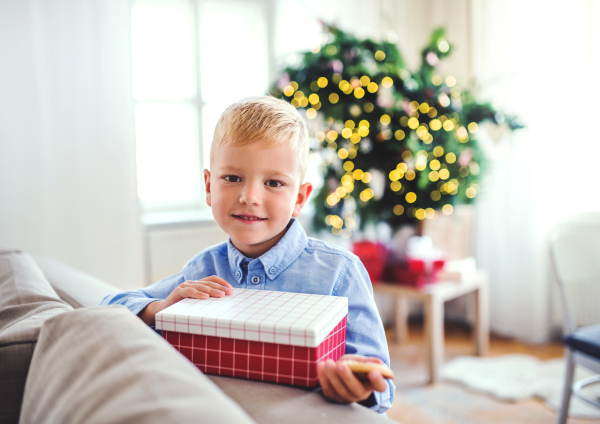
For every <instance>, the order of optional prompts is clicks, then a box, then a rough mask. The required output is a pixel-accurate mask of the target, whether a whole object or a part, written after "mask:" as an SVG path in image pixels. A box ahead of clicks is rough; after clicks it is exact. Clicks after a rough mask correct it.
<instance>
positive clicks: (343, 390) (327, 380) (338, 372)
mask: <svg viewBox="0 0 600 424" xmlns="http://www.w3.org/2000/svg"><path fill="white" fill-rule="evenodd" d="M345 360H348V361H357V362H375V363H377V364H382V363H383V362H382V361H381V359H379V358H372V357H366V356H361V355H350V354H348V355H344V356H342V357H341V358H340V360H339V361H338V362H337V363H335V362H333V360H331V359H327V360H326V361H323V362H319V365H318V366H317V370H318V372H319V382H320V383H321V387H322V388H323V394H324V395H325V396H326V397H327V398H329V399H330V400H332V401H334V402H338V403H351V402H360V401H363V400H365V399H368V398H369V396H371V393H373V391H377V392H384V391H385V390H386V389H387V387H388V385H387V383H386V381H385V379H384V378H383V376H382V375H381V372H380V371H377V370H372V371H370V372H369V381H362V380H359V379H358V378H356V376H355V375H354V374H353V373H352V371H350V368H349V367H348V365H346V364H344V362H343V361H345Z"/></svg>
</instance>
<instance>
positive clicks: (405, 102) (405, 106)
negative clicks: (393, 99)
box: [402, 99, 412, 115]
mask: <svg viewBox="0 0 600 424" xmlns="http://www.w3.org/2000/svg"><path fill="white" fill-rule="evenodd" d="M402 109H404V112H406V114H407V115H408V114H410V113H411V112H412V110H410V103H409V101H408V100H407V99H402Z"/></svg>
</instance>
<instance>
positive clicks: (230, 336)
mask: <svg viewBox="0 0 600 424" xmlns="http://www.w3.org/2000/svg"><path fill="white" fill-rule="evenodd" d="M347 314H348V299H347V298H345V297H335V296H323V295H313V294H304V293H288V292H276V291H266V290H247V289H233V294H231V295H229V296H225V297H222V298H216V297H211V298H208V299H202V300H200V299H184V300H182V301H180V302H178V303H176V304H174V305H171V306H170V307H168V308H166V309H164V310H163V311H161V312H159V313H157V314H156V328H157V329H158V330H161V331H162V336H163V337H164V338H165V339H166V340H167V341H168V342H169V343H171V344H172V345H173V346H174V347H175V348H176V349H177V350H179V352H181V353H182V354H183V355H184V356H185V357H186V358H188V359H189V360H190V361H192V362H193V363H194V364H195V365H196V366H197V367H198V368H199V369H200V370H201V371H202V372H204V373H207V374H217V375H226V376H231V377H240V378H246V379H251V380H262V381H272V382H275V383H282V384H290V385H294V386H304V387H314V386H316V384H317V382H318V375H317V364H318V363H319V362H321V361H324V360H326V359H329V358H330V359H333V360H334V361H337V360H338V359H339V358H341V357H342V356H343V355H344V353H345V350H346V315H347Z"/></svg>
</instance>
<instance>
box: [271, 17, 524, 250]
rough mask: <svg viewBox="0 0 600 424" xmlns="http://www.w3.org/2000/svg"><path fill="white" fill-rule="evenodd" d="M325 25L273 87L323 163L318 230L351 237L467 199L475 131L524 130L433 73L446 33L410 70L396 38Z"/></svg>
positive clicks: (476, 168) (472, 190) (473, 189)
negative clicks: (317, 41)
mask: <svg viewBox="0 0 600 424" xmlns="http://www.w3.org/2000/svg"><path fill="white" fill-rule="evenodd" d="M324 28H325V39H324V42H323V44H322V45H319V46H316V47H315V48H313V49H312V50H311V51H310V52H306V53H304V54H303V60H302V63H301V64H300V66H297V67H288V68H286V69H285V71H284V72H283V73H282V75H281V77H280V78H279V81H278V82H277V84H276V85H274V86H273V87H272V89H271V94H272V95H274V96H276V97H280V98H283V99H286V100H287V101H289V102H290V103H291V104H292V105H293V106H294V107H296V108H298V109H300V110H302V111H303V113H304V114H305V116H306V118H307V121H308V122H309V127H310V129H311V131H310V136H311V137H312V138H313V139H314V141H315V145H317V147H316V148H314V149H313V150H314V151H317V152H319V153H320V154H321V155H322V156H323V158H324V164H325V167H324V174H323V175H324V179H325V184H324V185H323V187H322V188H321V190H320V191H319V193H317V195H316V196H315V215H314V220H313V224H314V226H315V228H316V229H322V228H326V227H328V228H330V229H331V231H332V232H333V234H336V235H342V236H344V237H346V238H350V237H351V236H352V234H353V232H354V231H356V230H357V229H358V228H364V225H365V224H366V223H367V222H381V221H383V222H387V223H388V224H389V225H390V226H391V227H392V228H393V229H397V228H399V227H400V226H401V225H402V224H405V223H414V222H416V221H418V220H424V219H436V218H437V216H438V214H439V213H444V214H446V215H449V214H452V212H453V209H454V205H456V204H461V203H465V204H468V203H472V202H473V201H474V200H475V199H476V197H477V195H478V194H479V193H480V190H481V175H482V171H483V170H484V169H485V158H484V157H483V154H482V152H481V149H480V146H479V145H478V143H477V132H478V130H479V125H480V124H481V123H482V122H484V121H491V122H493V123H496V124H502V123H506V124H507V125H508V127H509V128H510V129H511V130H515V129H518V128H521V127H522V125H521V124H520V123H519V122H518V120H517V119H516V118H515V117H513V116H508V115H505V114H503V113H501V112H498V111H496V110H495V109H494V108H493V107H492V106H491V105H490V104H489V103H482V102H478V101H476V100H475V95H474V92H473V90H471V89H461V88H460V87H459V86H458V85H457V81H456V78H455V77H454V76H451V75H448V76H445V78H444V77H443V76H442V75H440V74H439V73H438V71H437V66H438V64H439V63H440V61H441V60H442V59H444V58H446V57H447V56H448V55H449V54H450V53H451V51H452V46H451V44H450V43H449V42H448V41H447V40H446V37H445V31H444V30H443V29H437V30H435V31H434V32H433V33H432V35H431V39H430V42H429V44H428V45H427V46H426V47H425V48H424V49H423V51H422V63H421V66H420V68H419V69H418V70H417V71H416V72H414V73H411V72H410V71H409V70H407V69H406V67H405V65H404V61H403V59H402V55H401V54H400V52H399V50H398V48H397V47H396V45H395V44H394V43H393V42H390V41H383V42H375V41H372V40H369V39H364V40H361V39H357V38H355V37H353V36H351V35H350V34H347V33H345V32H343V31H341V30H340V29H338V28H336V27H333V26H329V25H324ZM391 41H394V40H391ZM376 174H377V175H380V176H382V178H374V177H375V176H376ZM384 180H385V182H384Z"/></svg>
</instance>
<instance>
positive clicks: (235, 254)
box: [227, 218, 308, 283]
mask: <svg viewBox="0 0 600 424" xmlns="http://www.w3.org/2000/svg"><path fill="white" fill-rule="evenodd" d="M307 244H308V237H306V232H305V231H304V228H302V225H300V223H299V222H298V220H296V219H295V218H292V219H291V220H290V224H289V227H288V229H287V231H286V233H285V234H284V235H283V237H282V238H281V240H279V242H278V243H277V244H276V245H275V246H273V247H272V248H271V249H269V250H268V251H267V252H266V253H264V254H263V255H262V256H260V257H259V258H258V259H259V260H260V261H261V262H262V264H263V267H264V269H265V273H266V274H267V277H268V278H269V279H271V280H273V279H275V278H277V276H278V275H279V274H281V273H282V272H283V271H284V270H285V269H286V268H287V267H288V266H290V265H291V264H292V263H293V262H294V261H295V260H296V259H298V256H300V254H301V253H302V251H303V250H304V248H305V247H306V245H307ZM227 256H228V259H229V266H230V269H231V274H232V275H234V276H235V277H236V280H237V282H238V283H239V282H240V281H241V279H242V275H243V272H242V262H243V261H244V259H247V258H246V257H245V256H244V255H243V254H242V252H240V251H239V250H238V249H237V248H236V247H235V246H234V245H233V243H231V238H229V240H228V241H227Z"/></svg>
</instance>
